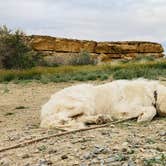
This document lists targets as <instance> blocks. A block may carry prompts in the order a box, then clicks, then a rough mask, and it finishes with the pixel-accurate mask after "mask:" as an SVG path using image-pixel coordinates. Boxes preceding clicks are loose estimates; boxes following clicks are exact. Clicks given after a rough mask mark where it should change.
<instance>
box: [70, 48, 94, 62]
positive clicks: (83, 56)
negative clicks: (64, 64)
mask: <svg viewBox="0 0 166 166" xmlns="http://www.w3.org/2000/svg"><path fill="white" fill-rule="evenodd" d="M69 63H70V64H71V65H89V64H96V62H95V60H94V59H92V57H91V56H90V54H89V53H88V52H86V51H82V52H81V53H80V54H79V55H78V56H75V57H73V58H71V60H70V62H69Z"/></svg>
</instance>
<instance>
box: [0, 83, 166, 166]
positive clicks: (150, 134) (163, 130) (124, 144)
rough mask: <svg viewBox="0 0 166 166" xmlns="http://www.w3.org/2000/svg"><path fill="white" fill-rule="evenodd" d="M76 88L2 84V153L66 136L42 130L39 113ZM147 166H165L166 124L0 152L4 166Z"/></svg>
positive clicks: (159, 121)
mask: <svg viewBox="0 0 166 166" xmlns="http://www.w3.org/2000/svg"><path fill="white" fill-rule="evenodd" d="M73 84H76V83H49V84H40V83H35V82H32V83H20V84H12V83H10V84H0V149H1V148H4V147H8V146H10V145H14V144H16V143H21V142H24V141H28V140H32V139H34V138H38V137H42V136H46V135H51V134H55V133H59V132H61V131H58V130H56V129H50V130H46V129H41V128H39V123H40V119H39V111H40V107H41V105H42V104H44V103H45V102H46V101H47V100H48V99H49V97H50V95H51V94H52V93H54V92H56V91H58V90H60V89H62V88H64V87H66V86H69V85H73ZM148 164H149V165H150V164H151V165H165V164H166V118H156V119H155V120H153V121H152V122H150V123H143V124H137V123H136V122H135V121H130V122H125V123H122V124H117V125H111V126H110V127H107V128H102V129H96V130H91V131H84V132H79V133H76V134H69V135H66V136H61V137H56V138H51V139H48V140H43V141H41V142H38V143H35V144H32V145H27V146H25V147H21V148H18V149H13V150H9V151H6V152H0V166H47V165H55V166H77V165H78V166H79V165H80V166H88V165H92V166H93V165H94V166H95V165H100V166H105V165H106V166H107V165H108V166H121V165H122V166H142V165H148Z"/></svg>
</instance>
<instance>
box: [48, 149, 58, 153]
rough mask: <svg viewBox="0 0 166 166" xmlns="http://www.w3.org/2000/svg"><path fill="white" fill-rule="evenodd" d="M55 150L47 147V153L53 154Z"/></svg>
mask: <svg viewBox="0 0 166 166" xmlns="http://www.w3.org/2000/svg"><path fill="white" fill-rule="evenodd" d="M56 152H57V150H56V149H49V151H48V153H49V154H53V153H56Z"/></svg>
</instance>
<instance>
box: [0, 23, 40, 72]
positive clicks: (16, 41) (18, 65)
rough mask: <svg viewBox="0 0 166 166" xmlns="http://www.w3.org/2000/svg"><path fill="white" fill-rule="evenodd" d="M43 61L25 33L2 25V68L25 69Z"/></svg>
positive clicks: (0, 48) (0, 53)
mask: <svg viewBox="0 0 166 166" xmlns="http://www.w3.org/2000/svg"><path fill="white" fill-rule="evenodd" d="M40 62H41V56H40V55H39V54H38V53H36V52H35V51H33V50H32V49H31V47H30V46H28V44H27V43H26V36H25V34H24V33H23V32H22V31H20V30H16V31H15V32H12V31H11V30H9V29H8V28H7V27H6V26H2V27H0V68H5V69H25V68H31V67H33V66H35V65H37V64H39V63H40Z"/></svg>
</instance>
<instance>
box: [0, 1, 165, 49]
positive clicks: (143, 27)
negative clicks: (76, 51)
mask: <svg viewBox="0 0 166 166" xmlns="http://www.w3.org/2000/svg"><path fill="white" fill-rule="evenodd" d="M3 24H6V25H7V26H8V27H10V28H12V29H16V28H20V29H22V30H23V31H25V32H26V33H27V34H43V35H52V36H57V37H68V38H77V39H90V40H98V41H121V40H146V41H155V42H161V43H163V44H164V45H165V46H166V0H0V25H3Z"/></svg>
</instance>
